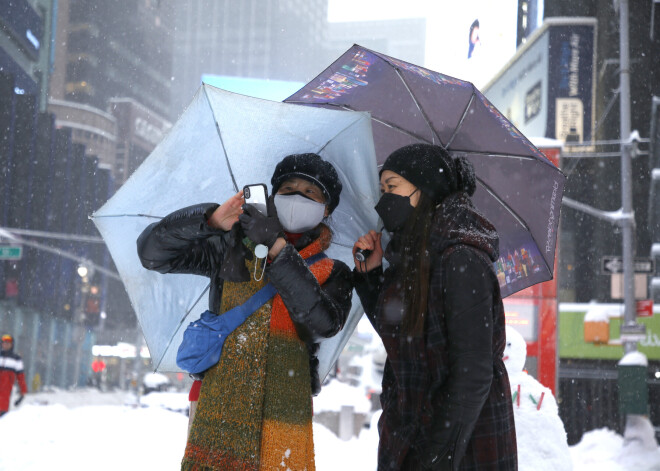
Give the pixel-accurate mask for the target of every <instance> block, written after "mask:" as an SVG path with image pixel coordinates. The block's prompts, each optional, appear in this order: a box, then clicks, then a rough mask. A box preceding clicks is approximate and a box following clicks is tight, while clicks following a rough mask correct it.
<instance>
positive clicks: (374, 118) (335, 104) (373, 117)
mask: <svg viewBox="0 0 660 471" xmlns="http://www.w3.org/2000/svg"><path fill="white" fill-rule="evenodd" d="M287 103H293V104H305V105H307V104H309V103H307V102H306V101H287ZM321 104H322V105H323V106H328V107H331V108H339V109H341V110H346V111H356V112H363V111H366V110H357V109H355V108H352V107H350V106H349V105H340V104H337V103H321ZM369 113H370V114H371V111H369ZM371 120H372V121H376V122H377V123H380V124H382V125H383V126H387V127H388V128H391V129H394V130H396V131H399V132H400V133H401V134H405V135H406V136H409V137H412V138H413V139H415V140H417V141H420V142H424V143H426V144H433V143H432V142H431V141H429V140H428V139H426V138H423V137H420V136H418V135H417V134H413V133H411V132H410V131H407V130H406V129H403V128H401V127H399V126H397V125H396V124H392V123H390V122H387V121H383V120H382V119H380V118H376V117H375V116H374V115H373V114H371Z"/></svg>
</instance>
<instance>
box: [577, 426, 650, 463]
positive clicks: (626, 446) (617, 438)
mask: <svg viewBox="0 0 660 471" xmlns="http://www.w3.org/2000/svg"><path fill="white" fill-rule="evenodd" d="M633 428H636V427H633ZM640 428H641V427H640ZM646 428H648V429H650V430H651V433H652V431H653V428H652V427H650V424H648V425H647V427H646ZM638 431H641V430H639V429H638ZM646 435H648V433H646ZM653 441H655V439H653ZM571 456H572V458H573V464H574V465H575V469H576V470H580V471H659V470H660V448H658V446H657V445H655V446H653V445H651V446H649V444H648V443H645V441H644V440H631V441H626V440H624V438H623V437H622V436H621V435H618V434H617V433H615V432H613V431H612V430H609V429H606V428H601V429H597V430H592V431H591V432H588V433H585V434H584V436H583V437H582V440H581V441H580V443H578V444H577V445H575V446H573V447H571Z"/></svg>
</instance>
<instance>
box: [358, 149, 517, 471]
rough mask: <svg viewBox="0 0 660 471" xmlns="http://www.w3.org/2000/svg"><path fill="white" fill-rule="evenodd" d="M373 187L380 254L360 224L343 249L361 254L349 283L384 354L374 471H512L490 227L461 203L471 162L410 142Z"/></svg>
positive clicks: (470, 179) (471, 180)
mask: <svg viewBox="0 0 660 471" xmlns="http://www.w3.org/2000/svg"><path fill="white" fill-rule="evenodd" d="M380 184H381V193H382V197H381V199H380V201H379V202H378V204H377V205H376V211H377V212H378V214H379V215H380V217H381V219H382V220H383V224H384V227H385V229H386V230H387V231H388V232H389V233H390V234H391V236H392V238H391V241H390V243H389V244H388V246H387V248H386V249H385V252H383V248H382V246H381V234H380V233H377V232H375V231H371V232H369V233H368V234H365V235H364V236H363V237H360V239H359V240H358V241H357V242H356V243H355V246H354V248H353V253H354V254H355V253H356V251H357V250H358V249H362V250H370V251H371V254H370V255H369V256H368V257H367V259H366V261H365V262H359V261H358V260H357V259H356V260H355V266H356V268H355V271H356V273H355V288H356V290H357V293H358V295H359V297H360V300H361V301H362V306H363V308H364V310H365V312H366V314H367V316H368V317H369V320H370V321H371V323H372V324H373V326H374V328H375V330H376V331H377V332H378V334H379V335H380V337H381V338H382V340H383V344H384V345H385V349H386V351H387V361H386V363H385V370H384V375H383V389H382V395H381V404H382V407H383V412H382V416H381V418H380V421H379V424H378V426H379V434H380V443H379V451H378V469H379V470H423V469H433V470H458V469H461V470H463V469H466V470H467V469H469V470H498V471H502V470H515V469H517V450H516V436H515V426H514V419H513V409H512V402H511V393H510V389H509V380H508V376H507V373H506V369H505V367H504V363H503V362H502V353H503V351H504V346H505V330H504V308H503V306H502V299H501V295H500V289H499V283H498V281H497V277H496V274H495V271H494V269H493V262H494V261H495V260H497V256H498V235H497V232H496V230H495V228H494V227H493V225H492V224H491V223H490V222H489V221H488V220H487V219H486V218H485V217H484V216H483V215H482V214H480V213H479V212H478V211H477V209H476V208H475V207H474V205H473V204H472V201H471V200H470V196H471V195H472V194H473V193H474V191H475V189H476V179H475V175H474V169H473V168H472V165H471V164H470V163H469V162H468V161H467V160H466V159H464V158H458V159H452V158H451V157H450V156H449V154H448V153H447V151H446V150H445V149H444V148H442V147H439V146H434V145H429V144H413V145H410V146H406V147H403V148H401V149H398V150H396V151H394V152H393V153H392V154H391V155H390V156H389V157H388V158H387V160H386V161H385V163H384V165H383V167H382V169H381V171H380ZM383 257H385V258H386V259H387V261H388V262H389V267H388V268H387V269H386V270H383V267H382V259H383Z"/></svg>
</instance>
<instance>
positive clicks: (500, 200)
mask: <svg viewBox="0 0 660 471" xmlns="http://www.w3.org/2000/svg"><path fill="white" fill-rule="evenodd" d="M477 181H478V182H479V183H480V184H481V186H482V187H483V188H484V190H486V191H487V192H488V194H489V195H490V196H492V197H493V199H495V200H496V201H497V202H498V203H499V204H500V205H501V206H503V207H504V209H506V210H507V211H508V212H509V214H511V216H513V218H514V219H515V220H516V221H518V224H520V225H521V226H522V227H524V228H525V229H526V230H527V231H528V232H530V230H529V226H528V225H527V224H526V223H525V221H523V220H522V218H521V217H520V216H518V214H517V213H516V212H515V211H514V210H513V208H511V206H509V205H508V204H507V203H506V202H505V201H504V200H503V199H502V198H500V197H499V196H497V194H496V193H495V192H494V191H493V190H492V189H491V188H490V187H489V186H488V185H487V184H486V183H485V182H484V181H483V180H482V179H481V178H479V177H477ZM530 234H531V232H530ZM534 242H536V241H534ZM537 245H538V244H537Z"/></svg>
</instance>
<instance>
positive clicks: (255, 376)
mask: <svg viewBox="0 0 660 471" xmlns="http://www.w3.org/2000/svg"><path fill="white" fill-rule="evenodd" d="M329 245H330V231H329V229H327V228H326V227H323V229H322V231H321V236H320V237H319V238H318V239H316V240H315V241H314V242H312V243H311V244H310V245H308V246H307V247H305V248H304V249H302V250H300V255H301V256H302V257H303V258H308V257H310V256H312V255H315V254H317V253H320V252H321V251H323V250H325V249H326V248H328V246H329ZM255 260H256V257H254V258H253V261H246V266H247V269H248V271H249V272H250V273H252V272H253V270H254V261H255ZM333 264H334V262H333V261H332V259H329V258H325V259H322V260H320V261H318V262H316V263H314V264H313V265H312V266H311V267H310V271H311V272H312V273H313V274H314V276H315V277H316V279H317V280H318V282H319V284H321V285H322V284H323V283H325V281H326V280H327V279H328V278H329V277H330V273H331V272H332V268H333ZM265 283H266V280H261V281H259V282H257V281H255V280H254V278H251V280H250V281H248V282H242V283H236V282H228V281H225V283H224V287H223V293H222V303H221V312H227V311H228V310H230V309H232V308H234V307H235V306H238V305H240V304H242V303H243V302H245V301H246V300H247V299H248V298H249V297H250V296H252V295H253V294H254V293H256V292H257V291H258V290H259V289H261V288H262V287H263V286H264V285H265ZM310 383H311V378H310V370H309V353H308V350H307V346H306V345H305V343H304V342H303V341H302V340H300V339H299V338H298V335H297V333H296V329H295V326H294V324H293V322H292V321H291V318H290V316H289V312H288V311H287V309H286V306H285V305H284V302H283V301H282V298H281V297H280V295H279V294H278V295H276V296H275V297H274V298H273V299H272V300H271V301H269V302H268V303H266V304H264V305H263V306H262V307H261V308H259V309H258V310H257V311H255V312H254V314H252V315H251V316H250V317H249V318H248V319H247V320H246V321H245V322H244V323H243V324H242V325H241V326H240V327H239V328H238V329H236V330H235V331H234V332H233V333H232V334H231V335H230V336H229V337H228V338H227V339H226V341H225V344H224V347H223V352H222V357H221V358H220V361H219V362H218V364H217V365H216V366H214V367H213V368H211V369H210V370H208V371H207V372H206V375H205V376H204V381H203V382H202V388H201V391H200V397H199V402H198V404H197V410H196V412H195V416H194V419H193V423H192V427H191V429H190V434H189V435H188V443H187V445H186V451H185V455H184V458H183V461H182V463H181V469H182V470H191V471H192V470H194V471H202V470H204V471H206V470H241V471H257V470H271V469H278V470H286V469H291V470H296V471H298V470H301V471H302V470H307V471H313V470H314V469H315V466H314V441H313V437H312V399H311V396H312V395H311V384H310Z"/></svg>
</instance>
